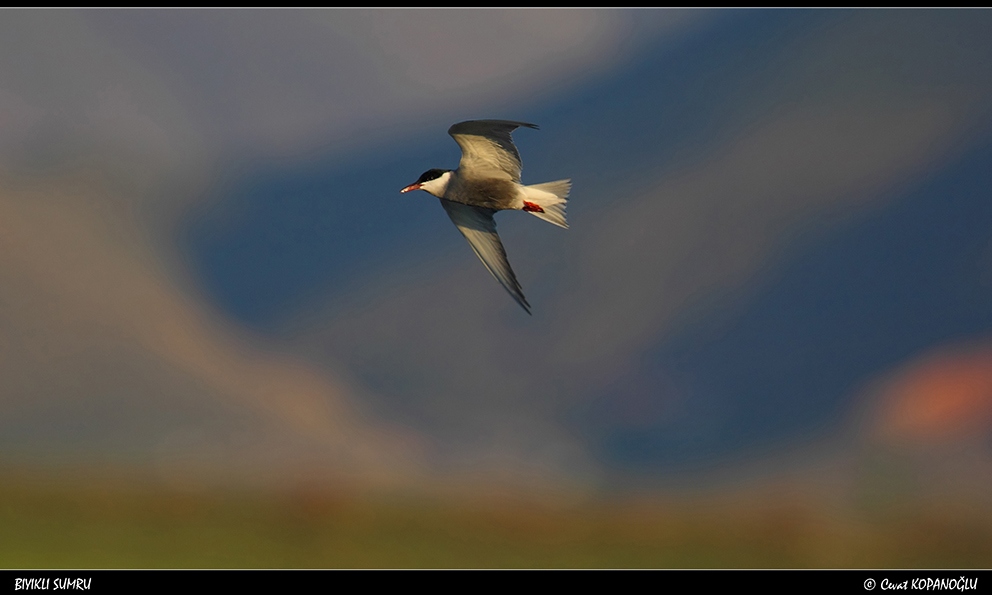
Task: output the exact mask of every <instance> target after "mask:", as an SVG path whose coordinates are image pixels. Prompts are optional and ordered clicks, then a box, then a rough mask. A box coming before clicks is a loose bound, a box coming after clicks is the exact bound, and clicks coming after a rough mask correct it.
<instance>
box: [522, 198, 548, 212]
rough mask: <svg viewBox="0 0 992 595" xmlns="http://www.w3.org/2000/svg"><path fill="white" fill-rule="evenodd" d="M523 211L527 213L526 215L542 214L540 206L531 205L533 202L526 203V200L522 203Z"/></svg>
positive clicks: (542, 210)
mask: <svg viewBox="0 0 992 595" xmlns="http://www.w3.org/2000/svg"><path fill="white" fill-rule="evenodd" d="M523 210H525V211H527V212H528V213H543V212H544V209H542V208H541V205H539V204H537V203H533V202H528V201H526V200H525V201H524V208H523Z"/></svg>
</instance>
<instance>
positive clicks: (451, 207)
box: [441, 198, 530, 314]
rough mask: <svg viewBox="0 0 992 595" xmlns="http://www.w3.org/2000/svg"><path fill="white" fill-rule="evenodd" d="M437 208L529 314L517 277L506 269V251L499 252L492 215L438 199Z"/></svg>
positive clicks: (508, 264) (475, 208)
mask: <svg viewBox="0 0 992 595" xmlns="http://www.w3.org/2000/svg"><path fill="white" fill-rule="evenodd" d="M441 206H443V207H444V210H445V211H446V212H447V213H448V217H451V221H452V223H454V224H455V227H457V228H458V231H460V232H462V235H463V236H465V239H466V240H468V243H469V245H470V246H472V250H474V251H475V254H476V256H478V257H479V260H481V261H482V264H484V265H486V268H487V269H489V272H490V273H492V274H493V277H496V280H497V281H499V282H500V284H501V285H502V286H503V287H504V288H506V290H507V291H508V292H509V293H510V295H512V296H513V299H515V300H517V303H518V304H520V305H521V306H522V307H523V309H524V310H526V311H527V313H528V314H530V304H528V303H527V298H525V297H524V292H523V289H521V287H520V283H519V282H518V281H517V276H516V275H514V274H513V269H511V268H510V263H509V262H508V261H507V260H506V250H504V249H503V243H502V242H500V240H499V234H497V233H496V221H495V220H494V219H493V214H494V213H495V212H496V211H494V210H492V209H483V208H480V207H473V206H470V205H466V204H462V203H460V202H452V201H450V200H444V199H443V198H442V199H441Z"/></svg>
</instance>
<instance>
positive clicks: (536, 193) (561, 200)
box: [523, 180, 572, 229]
mask: <svg viewBox="0 0 992 595" xmlns="http://www.w3.org/2000/svg"><path fill="white" fill-rule="evenodd" d="M571 188H572V181H571V180H558V181H556V182H545V183H543V184H534V185H533V186H524V207H523V210H525V211H527V212H529V213H530V214H531V215H536V216H537V217H540V218H541V219H544V220H545V221H548V222H550V223H554V224H555V225H557V226H558V227H564V228H565V229H568V222H567V221H565V206H566V204H567V203H568V192H569V190H571Z"/></svg>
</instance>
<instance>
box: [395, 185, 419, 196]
mask: <svg viewBox="0 0 992 595" xmlns="http://www.w3.org/2000/svg"><path fill="white" fill-rule="evenodd" d="M414 190H420V184H410V185H409V186H407V187H406V188H404V189H403V190H400V194H403V193H404V192H412V191H414Z"/></svg>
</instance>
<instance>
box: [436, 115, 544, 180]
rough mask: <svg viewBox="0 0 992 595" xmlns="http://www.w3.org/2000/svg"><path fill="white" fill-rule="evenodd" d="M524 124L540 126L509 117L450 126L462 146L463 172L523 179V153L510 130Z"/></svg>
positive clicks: (468, 176) (471, 176)
mask: <svg viewBox="0 0 992 595" xmlns="http://www.w3.org/2000/svg"><path fill="white" fill-rule="evenodd" d="M521 126H526V127H527V128H535V129H536V128H537V126H536V125H534V124H528V123H526V122H510V121H508V120H469V121H468V122H459V123H458V124H455V125H454V126H452V127H451V128H449V129H448V134H450V135H451V137H452V138H454V139H455V142H456V143H458V146H459V147H461V148H462V159H461V161H459V162H458V173H459V175H462V176H465V177H466V178H498V179H503V180H511V181H514V182H519V181H520V167H521V163H520V153H519V152H518V151H517V147H516V146H514V144H513V139H511V138H510V133H511V132H513V131H514V130H516V129H517V128H519V127H521Z"/></svg>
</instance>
